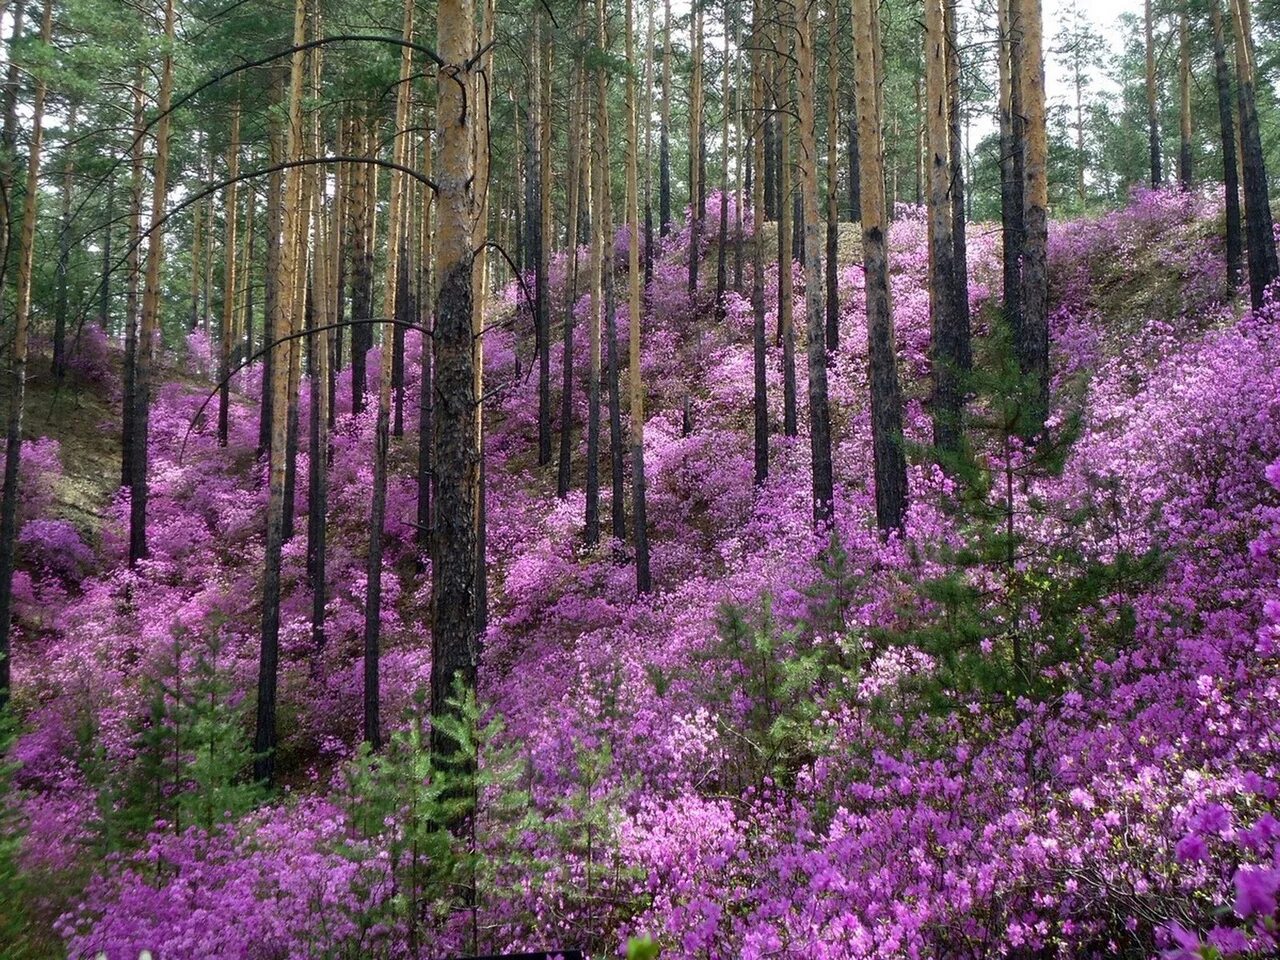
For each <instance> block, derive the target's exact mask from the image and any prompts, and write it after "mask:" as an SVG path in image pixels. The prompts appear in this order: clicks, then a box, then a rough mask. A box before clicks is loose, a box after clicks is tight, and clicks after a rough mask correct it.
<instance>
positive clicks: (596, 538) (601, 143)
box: [584, 0, 609, 547]
mask: <svg viewBox="0 0 1280 960" xmlns="http://www.w3.org/2000/svg"><path fill="white" fill-rule="evenodd" d="M595 6H596V31H595V32H596V39H597V42H598V43H599V44H600V45H601V46H603V44H604V17H605V14H604V0H596V3H595ZM605 80H606V73H605V69H604V66H603V65H602V64H597V65H596V68H595V93H596V109H595V118H594V121H593V123H592V135H591V150H592V158H591V194H592V200H591V206H592V208H593V213H592V216H593V217H599V216H601V213H602V211H603V210H604V195H605V191H606V190H607V189H608V158H609V145H608V141H607V133H606V131H605V124H604V122H603V121H602V118H603V117H606V116H607V112H608V89H607V87H606V83H605ZM604 254H605V237H604V230H603V228H600V229H596V230H594V231H593V232H592V234H591V313H590V318H589V320H588V323H589V324H590V327H589V333H590V350H591V373H590V379H589V381H588V385H587V501H586V516H585V530H584V539H585V541H586V544H587V546H588V547H593V546H595V545H596V544H598V543H599V542H600V312H601V310H602V309H603V307H604V303H603V300H604V290H603V281H604Z"/></svg>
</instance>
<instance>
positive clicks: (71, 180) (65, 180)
mask: <svg viewBox="0 0 1280 960" xmlns="http://www.w3.org/2000/svg"><path fill="white" fill-rule="evenodd" d="M79 110H80V104H79V102H78V101H76V100H74V99H73V100H72V101H71V106H70V108H69V109H68V111H67V113H68V117H67V130H69V131H75V130H76V115H77V114H78V113H79ZM75 176H76V162H75V154H74V153H73V152H72V144H71V143H68V144H67V147H66V149H65V150H64V153H63V158H62V209H61V211H60V212H59V214H58V266H57V297H56V299H55V301H54V306H53V375H54V377H55V378H56V379H58V380H61V379H62V378H63V377H64V376H65V375H66V372H67V314H68V313H69V311H70V309H71V295H70V293H71V292H70V286H69V280H70V278H69V276H68V272H69V270H70V269H71V195H72V192H73V189H74V187H75Z"/></svg>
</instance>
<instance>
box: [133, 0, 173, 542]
mask: <svg viewBox="0 0 1280 960" xmlns="http://www.w3.org/2000/svg"><path fill="white" fill-rule="evenodd" d="M164 33H165V39H166V43H167V46H166V51H167V52H166V53H165V55H164V58H163V60H162V62H161V68H160V93H159V97H158V98H157V101H156V106H157V108H158V109H159V111H160V119H159V120H158V121H156V126H155V131H156V133H155V138H156V159H155V168H154V173H153V175H152V187H151V221H150V222H151V223H152V224H160V223H161V221H162V218H163V217H164V208H165V201H166V199H167V198H168V179H167V178H168V174H169V103H170V100H171V99H172V97H173V52H172V48H173V35H174V11H173V0H165V12H164ZM163 255H164V229H163V227H159V228H157V227H153V228H152V231H151V235H150V242H149V243H148V244H147V272H146V280H145V285H144V287H143V292H142V317H141V321H140V324H139V333H138V338H139V341H140V342H139V343H138V348H137V358H136V360H135V374H134V376H135V381H134V391H135V397H134V410H133V417H134V419H133V445H134V450H133V469H132V471H131V473H130V476H129V565H130V566H133V565H134V564H136V563H137V562H138V561H139V560H142V559H144V558H146V556H147V492H148V491H147V460H148V450H147V439H148V428H149V427H150V424H151V366H152V357H153V355H154V352H155V340H156V333H157V331H158V330H159V312H160V261H161V259H162V258H163Z"/></svg>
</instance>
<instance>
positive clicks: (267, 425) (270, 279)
mask: <svg viewBox="0 0 1280 960" xmlns="http://www.w3.org/2000/svg"><path fill="white" fill-rule="evenodd" d="M273 90H274V84H273ZM268 136H269V144H270V147H269V162H270V164H271V166H273V167H274V166H276V165H277V164H279V163H280V161H281V160H282V159H283V157H282V146H281V143H280V131H279V127H278V124H276V123H272V124H271V131H270V133H269V135H268ZM283 178H284V175H283V173H282V172H281V171H279V170H273V171H272V172H271V173H270V174H268V176H267V204H266V221H267V223H266V230H267V258H266V259H267V269H266V275H265V277H264V280H265V283H266V291H265V294H264V296H263V305H262V307H263V311H262V344H263V348H264V350H265V352H264V353H263V355H262V408H261V410H260V411H259V419H258V456H259V457H261V456H263V455H264V454H265V453H268V452H269V451H270V450H271V440H272V438H273V437H274V436H275V424H274V423H273V421H272V417H273V415H274V412H275V404H274V403H272V402H271V399H270V398H271V396H272V394H273V391H274V389H275V387H274V384H275V370H276V367H278V366H280V363H279V361H278V360H277V355H278V354H279V351H278V350H276V349H274V348H272V349H266V348H267V347H268V345H269V344H272V343H274V342H275V338H276V331H277V330H279V329H280V324H279V319H280V317H279V314H280V221H281V212H282V211H281V206H282V202H283V200H284V186H283V183H284V180H283ZM282 436H283V435H282Z"/></svg>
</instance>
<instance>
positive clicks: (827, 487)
mask: <svg viewBox="0 0 1280 960" xmlns="http://www.w3.org/2000/svg"><path fill="white" fill-rule="evenodd" d="M939 2H941V0H939ZM796 16H797V21H796V65H797V70H798V73H797V78H796V88H797V96H796V106H797V109H798V113H799V119H800V131H799V132H800V164H799V167H800V171H801V173H800V177H801V182H800V196H801V198H802V200H803V204H804V245H805V258H804V279H805V284H804V302H805V332H806V341H807V346H808V359H809V445H810V450H811V453H812V456H811V461H812V472H813V525H814V529H817V530H820V529H822V528H823V527H825V526H826V525H827V524H828V523H829V522H830V521H831V517H832V511H833V498H834V491H833V483H832V471H831V411H830V407H829V404H828V400H827V345H826V329H825V326H824V322H825V318H824V312H823V306H822V293H823V288H822V238H821V236H820V235H819V233H818V222H819V221H818V136H817V116H816V114H817V100H818V80H817V56H816V54H815V51H814V42H815V34H816V30H815V29H814V20H816V19H817V4H816V3H809V4H806V5H805V6H803V7H801V8H800V9H799V10H798V11H797V14H796ZM832 266H834V265H832Z"/></svg>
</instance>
